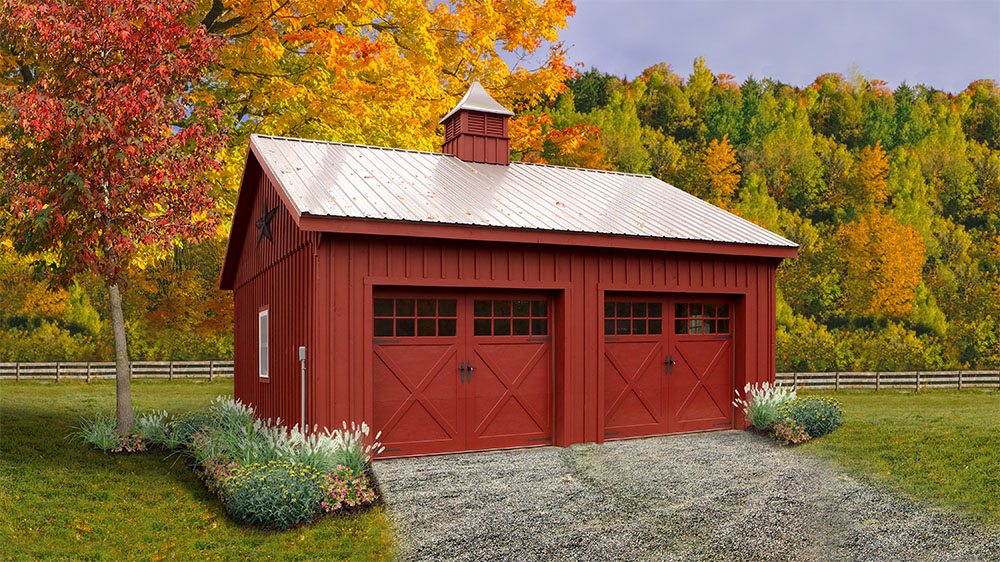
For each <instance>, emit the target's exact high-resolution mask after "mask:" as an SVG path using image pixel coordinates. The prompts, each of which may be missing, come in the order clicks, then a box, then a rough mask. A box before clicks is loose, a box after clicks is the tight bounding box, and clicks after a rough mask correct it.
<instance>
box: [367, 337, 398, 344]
mask: <svg viewBox="0 0 1000 562" xmlns="http://www.w3.org/2000/svg"><path fill="white" fill-rule="evenodd" d="M372 343H399V340H392V339H384V338H373V339H372Z"/></svg>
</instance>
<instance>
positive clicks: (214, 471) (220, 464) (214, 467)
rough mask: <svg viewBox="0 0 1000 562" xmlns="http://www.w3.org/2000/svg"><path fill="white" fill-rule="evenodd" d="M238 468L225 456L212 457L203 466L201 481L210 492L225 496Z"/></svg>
mask: <svg viewBox="0 0 1000 562" xmlns="http://www.w3.org/2000/svg"><path fill="white" fill-rule="evenodd" d="M238 466H239V465H237V464H236V463H234V462H233V461H231V460H229V459H227V458H226V457H225V456H223V455H218V456H215V457H212V458H210V459H208V460H206V461H205V463H204V464H203V465H202V466H201V479H202V480H203V481H204V482H205V487H206V488H208V489H209V491H211V492H213V493H215V494H218V495H219V496H222V495H223V494H225V488H226V483H228V482H229V479H230V478H232V477H233V475H234V474H235V471H236V468H237V467H238Z"/></svg>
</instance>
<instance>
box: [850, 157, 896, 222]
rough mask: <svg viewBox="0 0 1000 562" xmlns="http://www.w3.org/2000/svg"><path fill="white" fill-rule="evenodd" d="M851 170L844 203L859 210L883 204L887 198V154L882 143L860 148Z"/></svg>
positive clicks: (879, 206)
mask: <svg viewBox="0 0 1000 562" xmlns="http://www.w3.org/2000/svg"><path fill="white" fill-rule="evenodd" d="M852 172H853V173H852V174H851V179H850V181H849V182H848V183H847V186H848V193H847V200H846V204H847V205H850V206H851V207H853V208H854V209H855V210H856V211H859V212H863V211H865V210H866V209H868V208H870V207H876V208H881V207H882V206H884V205H885V203H886V201H887V200H888V199H889V156H888V155H887V154H886V153H885V150H883V149H882V143H880V142H876V143H875V145H874V146H866V147H864V148H862V149H861V151H860V152H859V153H858V156H857V159H856V160H855V162H854V169H853V170H852Z"/></svg>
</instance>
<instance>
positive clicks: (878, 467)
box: [800, 390, 1000, 525]
mask: <svg viewBox="0 0 1000 562" xmlns="http://www.w3.org/2000/svg"><path fill="white" fill-rule="evenodd" d="M801 394H802V395H804V396H813V395H816V394H818V393H816V392H809V393H801ZM823 394H824V395H827V396H833V397H834V398H836V399H837V400H839V401H840V402H841V404H842V405H843V406H844V412H845V423H844V426H843V427H841V428H840V429H839V430H837V431H836V432H834V433H832V434H830V435H827V436H826V437H822V438H820V439H817V440H815V441H811V442H809V443H807V444H805V445H803V446H802V447H801V448H800V450H802V451H805V452H808V453H810V454H816V455H820V456H823V457H826V458H830V459H832V460H834V461H835V462H836V463H838V464H840V465H841V466H844V467H846V468H847V469H848V470H849V471H851V472H853V473H855V474H857V475H860V476H862V477H863V478H865V479H867V480H869V481H872V482H875V483H878V484H882V485H889V486H892V487H894V488H895V489H897V490H899V491H902V492H903V493H905V494H907V495H909V496H911V497H913V498H916V499H918V500H923V501H927V502H930V503H933V504H935V505H938V506H941V507H945V508H949V509H953V510H957V511H962V512H965V513H968V514H970V515H972V516H974V517H975V518H977V519H980V520H982V521H985V522H987V523H990V524H994V525H997V524H1000V392H997V391H979V390H962V391H961V392H959V391H958V390H927V391H922V392H919V393H913V392H905V393H904V392H885V391H883V392H877V393H876V392H873V391H841V392H838V393H833V392H829V393H823Z"/></svg>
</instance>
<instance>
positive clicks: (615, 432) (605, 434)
mask: <svg viewBox="0 0 1000 562" xmlns="http://www.w3.org/2000/svg"><path fill="white" fill-rule="evenodd" d="M609 435H618V432H617V431H605V432H604V436H605V437H607V436H609Z"/></svg>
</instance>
